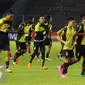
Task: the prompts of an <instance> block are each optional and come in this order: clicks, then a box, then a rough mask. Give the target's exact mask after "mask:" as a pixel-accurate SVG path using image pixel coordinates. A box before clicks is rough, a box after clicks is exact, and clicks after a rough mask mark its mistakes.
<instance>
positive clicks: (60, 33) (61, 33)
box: [57, 29, 65, 37]
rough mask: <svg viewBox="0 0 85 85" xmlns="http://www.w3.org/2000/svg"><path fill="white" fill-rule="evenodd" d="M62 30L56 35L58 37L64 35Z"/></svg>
mask: <svg viewBox="0 0 85 85" xmlns="http://www.w3.org/2000/svg"><path fill="white" fill-rule="evenodd" d="M64 33H65V32H64V30H63V29H61V30H59V31H58V32H57V35H59V36H61V37H62V36H63V35H64Z"/></svg>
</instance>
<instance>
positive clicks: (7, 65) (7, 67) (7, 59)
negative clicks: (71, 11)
mask: <svg viewBox="0 0 85 85" xmlns="http://www.w3.org/2000/svg"><path fill="white" fill-rule="evenodd" d="M5 54H6V71H7V72H9V73H11V72H12V70H9V63H10V51H5Z"/></svg>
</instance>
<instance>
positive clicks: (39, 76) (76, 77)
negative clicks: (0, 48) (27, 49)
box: [0, 42, 85, 85]
mask: <svg viewBox="0 0 85 85" xmlns="http://www.w3.org/2000/svg"><path fill="white" fill-rule="evenodd" d="M15 48H16V46H15V42H11V53H12V55H14V53H15V51H16V50H15ZM60 48H61V47H60V43H58V42H53V46H52V50H51V54H50V55H51V59H52V61H46V64H45V65H46V66H47V67H48V70H46V71H42V70H41V61H36V60H34V61H33V66H32V68H31V69H29V68H28V67H27V65H28V61H29V58H30V57H29V56H28V55H27V53H26V54H25V55H24V56H21V57H20V58H19V66H13V65H12V62H13V61H12V60H11V64H10V68H11V69H12V70H13V73H7V78H6V81H5V82H0V85H85V78H84V77H81V76H80V73H81V65H82V60H81V62H79V63H77V64H75V65H73V66H71V67H69V70H68V78H61V77H60V75H59V72H58V70H57V66H58V65H61V64H62V63H63V61H60V60H58V59H57V53H58V52H59V51H60ZM4 56H5V53H4V52H2V53H1V54H0V59H1V60H0V63H2V64H4V60H5V57H4Z"/></svg>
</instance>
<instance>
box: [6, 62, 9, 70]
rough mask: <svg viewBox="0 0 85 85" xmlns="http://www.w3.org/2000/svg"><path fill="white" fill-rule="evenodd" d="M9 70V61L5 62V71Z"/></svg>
mask: <svg viewBox="0 0 85 85" xmlns="http://www.w3.org/2000/svg"><path fill="white" fill-rule="evenodd" d="M8 68H9V61H6V69H8Z"/></svg>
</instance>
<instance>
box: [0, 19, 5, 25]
mask: <svg viewBox="0 0 85 85" xmlns="http://www.w3.org/2000/svg"><path fill="white" fill-rule="evenodd" d="M5 20H6V18H5V17H4V18H2V19H0V25H1V24H3V23H4V21H5Z"/></svg>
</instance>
